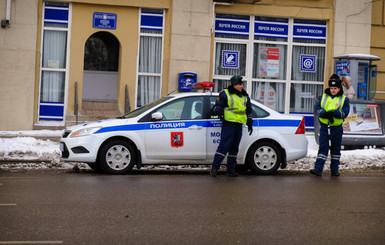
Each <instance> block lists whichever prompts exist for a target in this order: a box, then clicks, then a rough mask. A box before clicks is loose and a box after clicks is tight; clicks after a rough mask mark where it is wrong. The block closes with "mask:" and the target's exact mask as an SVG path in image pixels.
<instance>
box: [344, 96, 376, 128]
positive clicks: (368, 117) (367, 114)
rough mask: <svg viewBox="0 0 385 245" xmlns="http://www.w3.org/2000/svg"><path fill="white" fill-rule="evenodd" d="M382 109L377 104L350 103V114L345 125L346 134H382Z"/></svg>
mask: <svg viewBox="0 0 385 245" xmlns="http://www.w3.org/2000/svg"><path fill="white" fill-rule="evenodd" d="M380 113H381V111H380V107H379V106H378V105H377V104H355V103H350V113H349V116H348V117H347V118H346V119H345V121H344V123H343V125H342V126H343V129H344V133H347V134H349V133H351V134H382V127H381V125H382V122H381V115H380Z"/></svg>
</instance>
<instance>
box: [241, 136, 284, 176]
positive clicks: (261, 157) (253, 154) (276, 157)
mask: <svg viewBox="0 0 385 245" xmlns="http://www.w3.org/2000/svg"><path fill="white" fill-rule="evenodd" d="M281 159H282V157H281V151H280V150H279V148H278V147H277V146H276V145H275V144H274V143H271V142H259V143H257V144H255V145H253V146H252V147H251V148H250V150H249V152H248V155H247V161H248V165H249V167H250V169H251V170H252V171H253V172H254V173H257V174H273V173H275V172H276V171H277V169H278V168H279V166H280V164H281Z"/></svg>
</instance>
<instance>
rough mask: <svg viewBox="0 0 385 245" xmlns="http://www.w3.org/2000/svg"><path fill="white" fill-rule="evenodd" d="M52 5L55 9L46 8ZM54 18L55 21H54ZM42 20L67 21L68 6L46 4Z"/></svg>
mask: <svg viewBox="0 0 385 245" xmlns="http://www.w3.org/2000/svg"><path fill="white" fill-rule="evenodd" d="M47 7H54V8H55V9H51V8H47ZM55 20H56V21H57V22H55ZM44 22H45V23H56V24H64V23H68V7H62V9H61V8H60V7H58V6H46V7H45V9H44Z"/></svg>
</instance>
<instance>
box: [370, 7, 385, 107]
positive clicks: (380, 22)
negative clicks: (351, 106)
mask: <svg viewBox="0 0 385 245" xmlns="http://www.w3.org/2000/svg"><path fill="white" fill-rule="evenodd" d="M372 5H373V6H372V32H371V43H370V53H371V54H373V55H377V56H379V57H380V58H381V61H378V62H376V64H377V65H378V73H377V94H376V96H375V97H374V98H375V99H376V100H385V1H384V0H380V1H376V2H373V3H372Z"/></svg>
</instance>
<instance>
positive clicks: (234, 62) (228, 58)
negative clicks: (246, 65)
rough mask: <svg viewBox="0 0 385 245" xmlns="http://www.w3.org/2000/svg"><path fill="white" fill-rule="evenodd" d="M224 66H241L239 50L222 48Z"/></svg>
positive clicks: (235, 67) (234, 67) (236, 67)
mask: <svg viewBox="0 0 385 245" xmlns="http://www.w3.org/2000/svg"><path fill="white" fill-rule="evenodd" d="M222 68H233V69H238V68H239V51H233V50H222Z"/></svg>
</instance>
